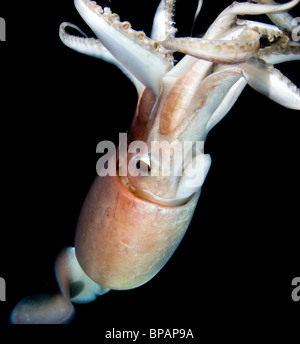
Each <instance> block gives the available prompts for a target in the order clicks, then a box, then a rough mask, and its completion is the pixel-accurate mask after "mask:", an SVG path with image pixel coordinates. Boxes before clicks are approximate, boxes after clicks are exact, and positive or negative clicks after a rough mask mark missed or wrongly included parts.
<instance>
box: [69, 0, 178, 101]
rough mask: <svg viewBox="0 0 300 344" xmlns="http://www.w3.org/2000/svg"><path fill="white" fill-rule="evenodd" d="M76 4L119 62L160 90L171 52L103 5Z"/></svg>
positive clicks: (80, 1) (84, 0) (79, 0)
mask: <svg viewBox="0 0 300 344" xmlns="http://www.w3.org/2000/svg"><path fill="white" fill-rule="evenodd" d="M75 6H76V8H77V10H78V12H79V13H80V15H81V16H82V17H83V19H84V20H85V21H86V22H87V24H88V25H89V26H90V27H91V29H92V30H93V31H94V33H95V34H96V35H97V37H98V38H99V39H100V41H101V43H102V44H103V45H104V46H105V47H106V48H107V49H108V51H109V52H110V53H111V54H112V55H113V56H114V57H115V58H116V59H117V60H118V61H119V63H120V64H122V65H123V66H124V68H126V69H127V70H128V71H129V72H130V73H131V74H132V75H134V76H135V77H136V78H137V79H138V80H139V81H140V82H141V83H142V84H143V85H145V86H147V87H149V88H151V89H152V91H153V92H154V93H155V94H159V93H160V92H161V88H162V84H161V79H162V77H163V75H165V74H166V73H167V71H168V70H170V68H172V58H170V57H171V54H170V52H168V51H167V50H166V49H164V48H162V47H161V46H160V45H159V44H158V42H157V41H155V40H152V39H151V38H148V37H147V36H146V35H145V34H144V32H142V31H139V32H137V31H135V30H133V29H131V25H130V23H129V22H120V20H119V17H118V16H117V15H115V14H112V13H111V11H110V9H108V8H104V9H102V7H101V6H99V5H97V4H96V3H94V2H92V1H90V0H75ZM116 42H117V43H118V44H116ZM129 43H130V44H129Z"/></svg>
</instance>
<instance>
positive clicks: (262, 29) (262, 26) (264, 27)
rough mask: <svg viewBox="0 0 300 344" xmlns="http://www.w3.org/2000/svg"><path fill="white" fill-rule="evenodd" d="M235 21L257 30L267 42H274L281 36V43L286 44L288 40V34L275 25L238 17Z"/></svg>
mask: <svg viewBox="0 0 300 344" xmlns="http://www.w3.org/2000/svg"><path fill="white" fill-rule="evenodd" d="M236 23H237V25H242V26H246V27H247V28H249V29H252V30H254V31H256V32H258V33H259V35H260V36H261V37H263V36H266V37H267V38H268V40H269V42H274V40H275V39H277V38H282V39H283V41H282V43H286V44H287V43H288V41H289V38H288V36H287V35H286V34H285V33H284V32H283V31H282V30H280V29H279V28H278V27H277V26H275V25H272V24H266V23H260V22H257V21H253V20H246V19H239V18H238V19H237V21H236Z"/></svg>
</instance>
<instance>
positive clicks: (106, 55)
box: [59, 22, 143, 93]
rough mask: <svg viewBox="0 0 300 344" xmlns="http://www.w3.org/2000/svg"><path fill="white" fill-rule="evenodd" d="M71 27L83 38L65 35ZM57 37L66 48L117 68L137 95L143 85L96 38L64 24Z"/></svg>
mask: <svg viewBox="0 0 300 344" xmlns="http://www.w3.org/2000/svg"><path fill="white" fill-rule="evenodd" d="M68 27H71V28H73V29H75V30H77V31H78V32H80V33H81V34H82V35H83V36H85V37H79V36H75V35H71V34H69V33H67V31H66V28H68ZM59 37H60V39H61V41H62V42H63V43H64V45H66V46H67V47H69V48H71V49H73V50H75V51H77V52H79V53H82V54H85V55H89V56H92V57H95V58H98V59H101V60H104V61H106V62H108V63H111V64H114V65H115V66H117V67H118V68H119V69H120V70H121V71H122V72H123V73H124V74H125V75H126V76H127V78H128V79H129V80H130V81H131V82H132V83H133V84H134V85H135V87H136V90H137V92H138V93H139V92H140V91H141V89H142V87H143V84H142V83H141V82H140V81H139V80H138V79H137V78H136V77H134V76H133V75H132V74H131V73H130V72H129V71H128V70H127V69H126V68H124V67H123V65H122V64H121V63H120V62H119V61H118V60H117V59H116V58H115V57H114V56H113V55H112V54H111V53H110V52H109V51H108V50H107V49H106V48H105V47H104V45H103V44H102V43H101V41H100V40H99V39H97V38H93V37H92V38H88V37H87V35H86V34H85V33H84V32H83V31H82V30H81V29H80V28H79V27H78V26H77V25H74V24H72V23H68V22H64V23H61V24H60V27H59Z"/></svg>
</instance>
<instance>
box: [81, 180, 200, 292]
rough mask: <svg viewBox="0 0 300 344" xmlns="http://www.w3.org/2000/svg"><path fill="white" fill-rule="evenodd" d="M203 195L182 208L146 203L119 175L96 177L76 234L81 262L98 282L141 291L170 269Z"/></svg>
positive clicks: (113, 286) (84, 268) (89, 274)
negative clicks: (171, 258) (165, 267)
mask: <svg viewBox="0 0 300 344" xmlns="http://www.w3.org/2000/svg"><path fill="white" fill-rule="evenodd" d="M198 197H199V193H198V194H196V195H194V196H193V197H192V198H191V200H190V201H189V202H188V203H187V204H185V205H183V206H180V207H165V206H160V205H157V204H154V203H152V202H149V201H146V200H143V199H141V198H139V197H137V196H135V195H134V194H133V193H131V192H130V191H128V190H127V188H125V186H124V185H123V184H122V182H121V180H120V178H119V177H118V176H116V177H113V176H106V177H97V178H96V180H95V181H94V183H93V185H92V187H91V189H90V191H89V193H88V195H87V198H86V200H85V202H84V205H83V208H82V211H81V214H80V217H79V221H78V227H77V232H76V238H75V252H76V256H77V259H78V261H79V263H80V265H81V267H82V268H83V270H84V271H85V272H86V274H87V275H88V276H89V277H90V278H92V279H93V280H94V281H95V282H96V283H98V284H100V285H102V286H104V287H107V288H110V289H119V290H122V289H131V288H135V287H138V286H140V285H142V284H144V283H146V282H147V281H149V280H150V279H151V278H152V277H153V276H155V275H156V274H157V273H158V272H159V270H160V269H161V268H162V267H163V266H164V265H165V264H166V262H167V261H168V260H169V258H170V257H171V256H172V254H173V253H174V251H175V250H176V248H177V247H178V245H179V243H180V241H181V239H182V238H183V236H184V234H185V232H186V230H187V228H188V226H189V223H190V220H191V218H192V215H193V213H194V210H195V207H196V205H197V201H198Z"/></svg>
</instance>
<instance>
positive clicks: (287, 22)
mask: <svg viewBox="0 0 300 344" xmlns="http://www.w3.org/2000/svg"><path fill="white" fill-rule="evenodd" d="M252 2H255V3H259V4H265V5H279V4H278V2H276V1H274V0H252ZM267 16H268V17H269V18H270V20H271V21H272V22H273V23H274V24H275V25H276V26H278V27H279V28H280V29H281V30H283V31H286V32H288V33H291V32H292V30H293V28H294V25H293V20H294V17H293V16H291V15H290V14H289V13H288V12H286V11H283V12H281V13H269V14H267Z"/></svg>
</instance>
